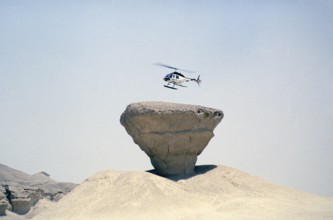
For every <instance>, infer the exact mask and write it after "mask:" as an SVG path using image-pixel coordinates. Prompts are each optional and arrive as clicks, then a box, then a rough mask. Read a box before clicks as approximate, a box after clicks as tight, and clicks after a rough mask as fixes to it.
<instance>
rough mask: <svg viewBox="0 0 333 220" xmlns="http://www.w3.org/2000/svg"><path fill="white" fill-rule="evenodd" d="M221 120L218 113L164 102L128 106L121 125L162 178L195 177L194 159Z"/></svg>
mask: <svg viewBox="0 0 333 220" xmlns="http://www.w3.org/2000/svg"><path fill="white" fill-rule="evenodd" d="M222 118H223V112H222V111H221V110H218V109H213V108H208V107H203V106H197V105H186V104H176V103H166V102H140V103H133V104H130V105H128V106H127V108H126V110H125V112H124V113H123V114H122V115H121V119H120V122H121V124H122V125H123V126H124V127H125V129H126V131H127V133H128V134H129V135H130V136H132V138H133V141H134V142H135V143H136V144H138V145H139V146H140V148H141V149H142V150H143V151H144V152H145V153H146V154H147V155H148V156H149V157H150V160H151V163H152V165H153V166H154V168H155V170H156V173H157V174H159V175H162V176H177V175H189V174H193V173H194V167H195V163H196V161H197V156H198V155H200V154H201V152H202V151H203V150H204V149H205V147H206V146H207V144H208V142H209V141H210V140H211V138H212V137H213V136H214V133H213V130H214V129H215V127H216V126H217V125H218V124H219V123H220V121H221V120H222Z"/></svg>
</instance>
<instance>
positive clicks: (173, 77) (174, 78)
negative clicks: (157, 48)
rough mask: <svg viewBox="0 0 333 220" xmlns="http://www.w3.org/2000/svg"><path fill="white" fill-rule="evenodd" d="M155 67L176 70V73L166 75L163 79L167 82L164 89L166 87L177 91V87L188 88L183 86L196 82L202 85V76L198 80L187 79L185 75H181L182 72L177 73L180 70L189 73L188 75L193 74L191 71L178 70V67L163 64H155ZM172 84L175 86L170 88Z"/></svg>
mask: <svg viewBox="0 0 333 220" xmlns="http://www.w3.org/2000/svg"><path fill="white" fill-rule="evenodd" d="M155 65H158V66H163V67H166V68H169V69H173V70H174V72H172V73H169V74H167V75H165V76H164V78H163V80H164V81H165V82H167V84H166V85H164V87H166V88H169V89H175V90H177V88H175V86H180V87H187V86H184V85H183V84H182V83H184V82H190V81H194V82H196V83H197V84H198V85H200V83H201V79H200V75H199V76H198V78H196V79H195V78H189V77H186V76H184V75H183V74H181V73H180V72H177V70H179V71H184V72H188V73H191V72H192V73H193V71H191V70H183V69H178V68H176V67H172V66H168V65H165V64H163V63H155ZM170 84H173V86H169V85H170Z"/></svg>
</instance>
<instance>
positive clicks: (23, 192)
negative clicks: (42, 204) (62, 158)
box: [0, 164, 76, 216]
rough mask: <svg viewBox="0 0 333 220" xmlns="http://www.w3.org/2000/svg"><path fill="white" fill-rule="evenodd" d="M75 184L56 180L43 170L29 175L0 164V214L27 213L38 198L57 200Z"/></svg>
mask: <svg viewBox="0 0 333 220" xmlns="http://www.w3.org/2000/svg"><path fill="white" fill-rule="evenodd" d="M75 186H76V184H73V183H62V182H57V181H55V180H53V179H51V178H50V177H49V175H48V174H47V173H45V172H40V173H37V174H34V175H29V174H26V173H24V172H21V171H19V170H15V169H13V168H10V167H7V166H5V165H2V164H0V216H1V215H5V214H6V210H9V211H12V212H14V213H16V214H19V215H24V214H27V213H28V212H29V211H30V209H31V207H33V206H34V205H35V204H36V203H37V202H38V201H39V200H40V199H48V200H50V201H57V200H59V199H60V198H61V197H62V196H63V195H65V194H67V193H68V192H70V191H71V190H72V189H73V188H74V187H75Z"/></svg>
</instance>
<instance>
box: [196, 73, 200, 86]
mask: <svg viewBox="0 0 333 220" xmlns="http://www.w3.org/2000/svg"><path fill="white" fill-rule="evenodd" d="M195 81H196V82H197V83H198V86H200V83H201V79H200V75H199V76H198V78H197V79H196V80H195Z"/></svg>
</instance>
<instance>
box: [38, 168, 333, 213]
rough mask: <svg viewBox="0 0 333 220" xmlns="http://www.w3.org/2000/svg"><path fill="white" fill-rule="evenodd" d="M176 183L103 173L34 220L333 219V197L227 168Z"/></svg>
mask: <svg viewBox="0 0 333 220" xmlns="http://www.w3.org/2000/svg"><path fill="white" fill-rule="evenodd" d="M198 172H199V174H197V175H195V176H193V177H191V178H187V179H179V180H170V179H166V178H163V177H159V176H157V175H154V174H152V173H149V172H117V171H103V172H100V173H98V174H96V175H95V176H93V177H91V178H89V179H87V180H86V181H84V182H83V183H82V184H81V185H80V186H78V187H77V188H75V189H74V190H73V191H72V192H71V193H69V194H68V195H67V196H65V197H64V198H63V199H61V200H60V201H59V202H57V203H54V204H52V205H51V206H50V207H49V208H47V209H46V210H45V211H43V212H41V213H40V214H39V213H38V215H36V216H35V217H34V218H33V220H45V219H47V220H91V219H94V220H110V219H116V220H124V219H128V220H129V219H131V220H133V219H136V220H143V219H145V220H147V219H154V220H167V219H168V220H170V219H175V220H199V219H200V220H203V219H207V220H208V219H209V220H212V219H224V220H225V219H226V220H229V219H230V220H231V219H232V220H238V219H246V220H247V219H256V220H260V219H270V220H275V219H290V220H291V219H293V220H294V219H309V220H310V219H311V220H314V219H318V220H325V219H327V220H328V219H333V198H332V197H321V196H317V195H314V194H309V193H304V192H300V191H296V190H293V189H289V188H286V187H283V186H279V185H276V184H274V183H271V182H269V181H266V180H263V179H261V178H258V177H256V176H252V175H249V174H247V173H244V172H241V171H239V170H237V169H233V168H229V167H225V166H218V167H215V166H202V167H198Z"/></svg>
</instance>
